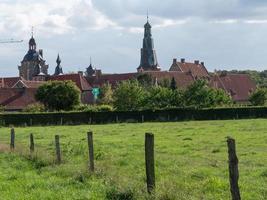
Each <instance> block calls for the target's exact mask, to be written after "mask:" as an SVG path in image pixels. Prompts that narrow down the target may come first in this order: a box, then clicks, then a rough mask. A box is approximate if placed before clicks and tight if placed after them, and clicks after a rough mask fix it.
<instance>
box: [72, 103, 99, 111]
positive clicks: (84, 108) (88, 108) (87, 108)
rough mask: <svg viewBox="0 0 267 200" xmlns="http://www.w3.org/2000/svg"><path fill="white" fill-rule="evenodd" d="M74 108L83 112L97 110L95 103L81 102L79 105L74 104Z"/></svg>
mask: <svg viewBox="0 0 267 200" xmlns="http://www.w3.org/2000/svg"><path fill="white" fill-rule="evenodd" d="M74 110H77V111H83V112H97V107H96V106H95V105H89V104H88V105H87V104H81V105H79V106H76V107H75V108H74Z"/></svg>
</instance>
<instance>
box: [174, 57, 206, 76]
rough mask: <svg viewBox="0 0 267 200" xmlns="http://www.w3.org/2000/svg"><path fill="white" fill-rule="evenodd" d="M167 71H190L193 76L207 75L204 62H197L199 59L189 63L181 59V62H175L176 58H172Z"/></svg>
mask: <svg viewBox="0 0 267 200" xmlns="http://www.w3.org/2000/svg"><path fill="white" fill-rule="evenodd" d="M169 71H180V72H190V73H192V75H193V76H194V77H195V78H203V77H204V78H205V77H209V73H208V70H207V69H206V67H205V66H204V63H199V61H195V62H194V63H190V62H185V61H184V59H182V60H181V62H177V60H176V59H174V60H173V63H172V66H171V67H170V69H169Z"/></svg>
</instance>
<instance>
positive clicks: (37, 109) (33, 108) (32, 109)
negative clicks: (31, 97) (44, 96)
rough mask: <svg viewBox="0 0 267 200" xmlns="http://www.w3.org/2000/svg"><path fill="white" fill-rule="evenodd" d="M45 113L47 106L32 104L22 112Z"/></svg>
mask: <svg viewBox="0 0 267 200" xmlns="http://www.w3.org/2000/svg"><path fill="white" fill-rule="evenodd" d="M44 111H45V106H44V105H43V104H41V103H34V104H30V105H28V106H26V108H24V109H23V110H22V112H28V113H38V112H44Z"/></svg>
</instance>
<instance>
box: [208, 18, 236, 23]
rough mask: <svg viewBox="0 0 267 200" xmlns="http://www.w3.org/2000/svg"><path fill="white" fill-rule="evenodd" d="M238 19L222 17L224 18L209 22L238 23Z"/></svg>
mask: <svg viewBox="0 0 267 200" xmlns="http://www.w3.org/2000/svg"><path fill="white" fill-rule="evenodd" d="M238 22H239V20H237V19H224V20H212V21H211V23H213V24H235V23H238Z"/></svg>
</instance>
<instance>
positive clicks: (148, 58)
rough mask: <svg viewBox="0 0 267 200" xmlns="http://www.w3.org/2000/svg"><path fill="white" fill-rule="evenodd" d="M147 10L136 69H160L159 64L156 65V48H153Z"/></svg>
mask: <svg viewBox="0 0 267 200" xmlns="http://www.w3.org/2000/svg"><path fill="white" fill-rule="evenodd" d="M148 19H149V18H148V11H147V22H146V24H145V25H144V39H143V47H142V48H141V61H140V65H139V67H138V68H137V71H138V72H139V71H160V66H159V65H158V61H157V56H156V50H155V49H154V41H153V38H152V33H151V28H152V26H151V25H150V24H149V21H148Z"/></svg>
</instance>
